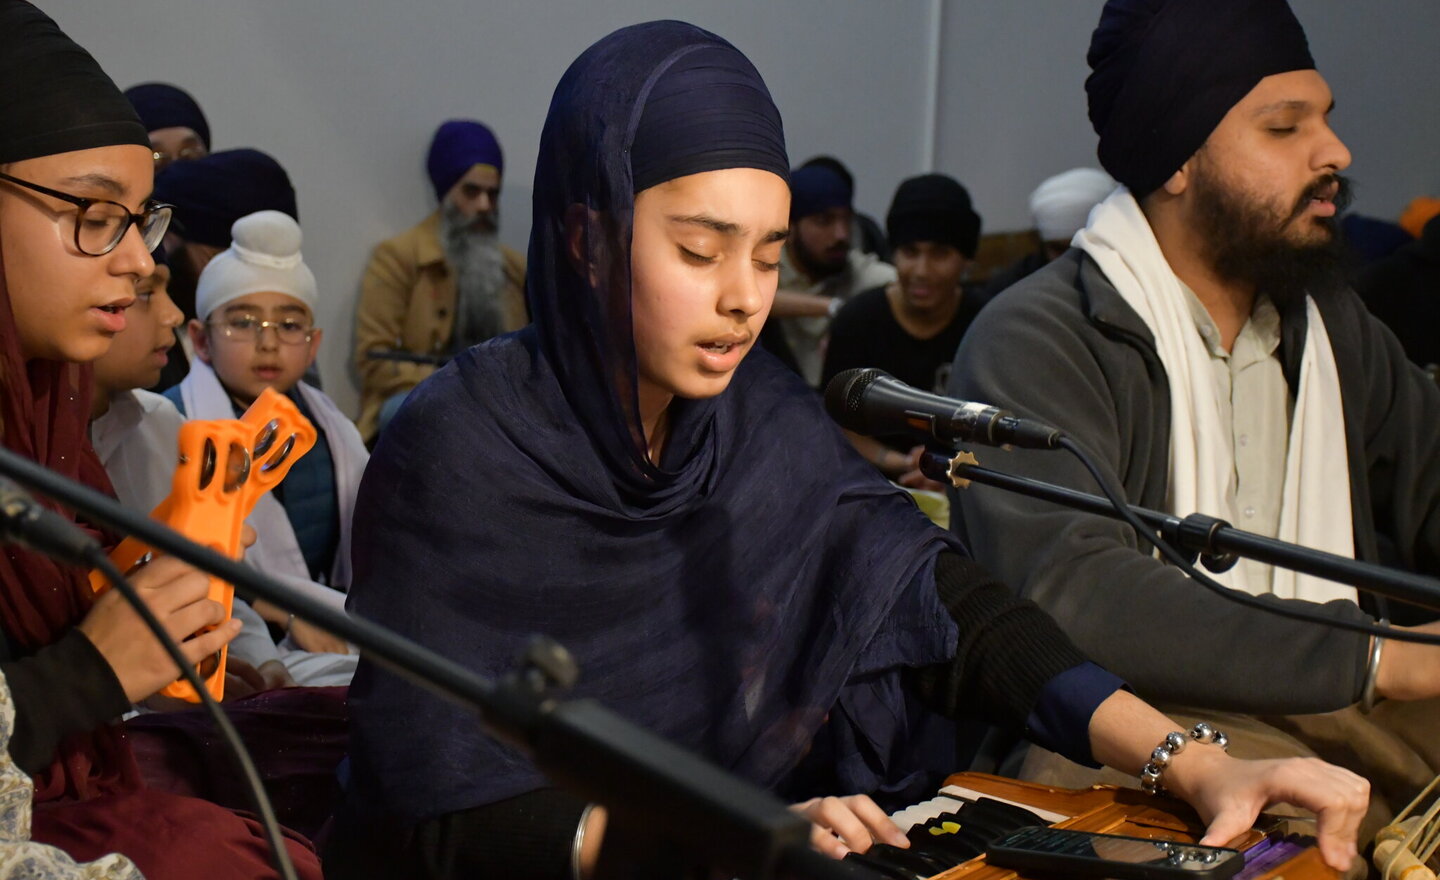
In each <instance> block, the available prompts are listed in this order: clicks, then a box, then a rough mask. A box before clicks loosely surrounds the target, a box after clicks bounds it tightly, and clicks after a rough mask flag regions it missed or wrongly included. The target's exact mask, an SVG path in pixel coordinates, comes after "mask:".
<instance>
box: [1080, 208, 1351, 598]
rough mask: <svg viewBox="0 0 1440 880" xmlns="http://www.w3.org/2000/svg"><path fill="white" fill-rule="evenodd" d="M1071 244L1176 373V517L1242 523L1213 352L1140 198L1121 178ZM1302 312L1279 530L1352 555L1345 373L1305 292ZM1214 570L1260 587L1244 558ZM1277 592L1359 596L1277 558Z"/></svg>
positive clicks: (1243, 585) (1172, 377)
mask: <svg viewBox="0 0 1440 880" xmlns="http://www.w3.org/2000/svg"><path fill="white" fill-rule="evenodd" d="M1073 243H1074V245H1075V246H1076V247H1078V248H1081V249H1082V250H1084V251H1085V252H1086V253H1087V254H1089V255H1090V257H1091V258H1092V259H1094V260H1095V262H1096V263H1097V264H1098V265H1099V266H1100V269H1101V270H1102V271H1103V272H1104V273H1105V276H1106V278H1108V279H1109V280H1110V283H1111V284H1113V285H1115V289H1116V290H1117V291H1119V293H1120V296H1122V297H1123V298H1124V299H1125V302H1126V303H1128V304H1129V305H1130V307H1131V308H1132V309H1134V310H1135V312H1136V313H1137V314H1138V315H1139V316H1140V318H1141V320H1143V321H1144V322H1145V326H1146V327H1148V328H1149V329H1150V332H1151V333H1152V334H1153V335H1154V336H1155V347H1156V349H1157V350H1158V352H1159V354H1160V362H1161V363H1162V364H1163V365H1164V367H1165V373H1166V376H1167V377H1168V378H1169V382H1170V491H1169V493H1168V496H1167V498H1166V506H1167V508H1168V510H1169V511H1170V512H1171V513H1175V514H1177V515H1180V516H1184V515H1186V514H1189V513H1193V512H1196V511H1198V512H1200V513H1207V514H1210V515H1211V516H1218V517H1220V518H1221V519H1224V520H1228V521H1229V522H1231V523H1233V524H1235V525H1237V526H1239V527H1241V528H1244V523H1243V522H1242V521H1240V520H1238V519H1237V518H1236V516H1235V510H1234V498H1235V455H1234V449H1233V448H1232V447H1231V445H1230V439H1229V438H1228V437H1227V436H1226V435H1225V432H1224V431H1223V430H1222V421H1221V415H1220V401H1219V399H1218V398H1217V395H1216V388H1215V379H1214V373H1213V368H1212V366H1211V363H1210V354H1209V352H1208V351H1207V350H1206V348H1205V344H1204V342H1203V341H1202V340H1201V338H1200V334H1199V333H1198V332H1196V329H1195V321H1194V318H1193V317H1192V315H1191V313H1190V309H1189V307H1188V306H1187V305H1186V302H1185V291H1184V289H1183V288H1182V287H1181V286H1180V280H1179V279H1178V278H1176V277H1175V273H1174V272H1173V271H1171V269H1170V265H1169V263H1167V262H1166V261H1165V256H1164V254H1162V253H1161V251H1160V245H1159V243H1158V242H1157V241H1156V240H1155V233H1154V232H1153V231H1152V230H1151V229H1150V223H1149V221H1147V220H1146V218H1145V215H1144V213H1143V212H1141V210H1140V205H1139V203H1138V202H1136V201H1135V198H1134V196H1132V195H1131V194H1130V191H1129V190H1127V189H1126V188H1125V187H1120V188H1119V189H1117V190H1116V191H1115V192H1114V193H1113V194H1112V195H1111V196H1110V197H1109V198H1107V199H1106V200H1105V201H1103V202H1101V203H1100V204H1099V205H1097V206H1096V207H1095V210H1094V211H1093V212H1091V214H1090V223H1089V225H1088V226H1086V227H1085V228H1084V229H1082V230H1080V231H1079V232H1078V233H1076V234H1075V239H1074V242H1073ZM1306 313H1307V315H1308V316H1309V320H1308V328H1309V329H1308V333H1307V335H1306V337H1305V352H1304V356H1303V359H1302V360H1301V363H1300V390H1299V392H1298V393H1297V394H1296V397H1295V412H1294V415H1293V416H1292V418H1291V422H1290V445H1289V448H1288V450H1287V453H1286V458H1285V483H1284V487H1283V489H1282V492H1281V508H1280V525H1279V533H1278V534H1277V535H1276V537H1278V538H1279V539H1280V540H1282V541H1291V542H1294V543H1299V544H1303V545H1305V546H1307V547H1314V548H1316V549H1319V550H1326V551H1329V552H1331V553H1338V554H1341V555H1343V556H1354V555H1355V544H1354V533H1353V523H1352V521H1351V513H1350V470H1349V459H1348V457H1347V454H1346V448H1345V415H1344V410H1343V409H1342V407H1341V401H1340V374H1339V373H1338V371H1337V370H1336V368H1335V354H1334V352H1332V351H1331V349H1330V337H1329V335H1328V334H1326V332H1325V322H1324V321H1323V320H1321V317H1320V310H1319V309H1318V308H1317V307H1316V306H1315V301H1314V300H1313V299H1310V298H1309V297H1306ZM1214 577H1215V579H1216V580H1218V581H1220V582H1221V583H1223V584H1225V585H1226V586H1228V587H1232V588H1235V589H1238V590H1244V591H1246V592H1248V593H1258V592H1261V589H1260V585H1258V584H1257V585H1254V586H1252V585H1250V584H1249V583H1248V582H1247V578H1246V576H1245V569H1244V566H1240V565H1237V566H1235V567H1234V568H1232V569H1230V570H1229V571H1228V572H1225V573H1223V574H1217V575H1214ZM1271 591H1272V592H1273V593H1274V594H1275V595H1277V596H1280V597H1282V598H1287V599H1289V598H1294V599H1308V600H1310V601H1313V602H1328V601H1330V600H1332V599H1350V600H1352V601H1353V600H1354V599H1355V598H1356V595H1355V590H1354V589H1353V588H1351V587H1348V586H1343V585H1341V584H1336V583H1333V582H1331V581H1326V580H1321V579H1320V578H1316V577H1312V576H1310V575H1304V574H1296V573H1295V572H1292V571H1290V570H1288V569H1283V568H1279V567H1276V568H1275V570H1274V575H1273V583H1272V589H1271Z"/></svg>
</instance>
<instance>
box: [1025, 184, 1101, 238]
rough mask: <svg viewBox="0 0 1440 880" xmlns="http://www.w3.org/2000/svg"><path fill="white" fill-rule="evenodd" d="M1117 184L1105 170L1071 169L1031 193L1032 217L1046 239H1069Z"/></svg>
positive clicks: (1042, 236)
mask: <svg viewBox="0 0 1440 880" xmlns="http://www.w3.org/2000/svg"><path fill="white" fill-rule="evenodd" d="M1115 186H1116V183H1115V181H1114V180H1113V179H1112V178H1111V177H1110V175H1108V174H1106V173H1105V172H1104V171H1097V170H1096V169H1094V168H1072V169H1070V170H1069V171H1065V172H1063V173H1060V174H1057V175H1055V176H1054V177H1052V178H1050V179H1049V180H1046V181H1045V182H1044V183H1042V184H1040V186H1038V187H1036V189H1035V192H1033V193H1031V194H1030V216H1032V217H1034V218H1035V228H1036V229H1037V230H1039V232H1040V238H1041V239H1042V240H1043V241H1065V242H1068V241H1069V240H1070V239H1071V237H1073V236H1074V235H1075V233H1077V232H1079V231H1080V230H1081V229H1084V228H1085V223H1086V221H1087V220H1088V219H1089V217H1090V209H1091V208H1093V207H1095V206H1096V205H1098V204H1100V202H1102V201H1104V200H1105V197H1106V196H1108V195H1110V193H1111V192H1113V191H1114V190H1115Z"/></svg>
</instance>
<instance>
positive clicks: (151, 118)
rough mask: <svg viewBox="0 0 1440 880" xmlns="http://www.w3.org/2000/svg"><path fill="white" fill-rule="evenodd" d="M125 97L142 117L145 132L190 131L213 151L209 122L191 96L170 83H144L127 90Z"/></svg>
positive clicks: (206, 147)
mask: <svg viewBox="0 0 1440 880" xmlns="http://www.w3.org/2000/svg"><path fill="white" fill-rule="evenodd" d="M125 97H127V98H129V99H130V103H131V104H133V105H134V106H135V112H136V113H139V114H140V121H141V122H143V123H145V130H146V131H159V130H160V129H162V128H188V129H190V130H191V131H193V132H195V133H196V134H197V135H199V136H200V141H201V143H203V144H205V149H207V150H208V149H210V122H209V121H208V120H207V119H206V118H205V112H204V111H203V110H201V109H200V105H199V104H197V103H196V102H195V99H194V98H192V97H190V93H189V92H187V91H185V90H184V89H182V88H180V87H179V86H172V85H170V84H169V83H161V82H152V83H141V84H140V85H138V86H131V87H130V88H128V89H126V90H125Z"/></svg>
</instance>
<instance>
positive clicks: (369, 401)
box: [355, 120, 529, 445]
mask: <svg viewBox="0 0 1440 880" xmlns="http://www.w3.org/2000/svg"><path fill="white" fill-rule="evenodd" d="M504 167H505V166H504V157H503V155H502V154H501V151H500V144H499V143H498V142H497V141H496V140H495V136H494V135H493V134H492V133H491V132H490V129H489V128H487V127H485V126H484V125H482V124H480V123H479V122H473V121H469V120H450V121H449V122H446V123H444V124H443V125H441V126H440V128H439V129H438V130H437V131H436V132H435V137H434V139H433V140H432V141H431V143H430V154H429V157H428V159H427V161H426V170H427V171H428V172H429V175H430V182H431V183H432V184H433V185H434V187H435V197H436V198H437V199H439V201H440V206H439V207H438V208H437V209H436V210H435V212H434V213H432V214H431V215H430V216H429V217H426V218H425V219H424V220H422V221H421V222H420V223H419V224H417V225H416V226H414V227H412V228H411V229H410V230H408V231H407V232H404V233H402V234H401V235H398V236H396V237H395V238H392V239H390V240H388V241H384V242H381V243H380V244H379V245H378V246H376V248H375V250H374V252H373V253H372V254H371V256H370V265H369V266H368V267H366V269H365V278H364V280H363V281H362V282H361V290H360V305H359V308H358V309H357V310H356V316H355V358H356V366H357V368H358V370H359V374H360V419H359V427H360V434H361V436H362V437H364V438H365V442H366V443H368V444H371V445H373V444H374V442H375V437H376V435H377V434H378V433H379V431H380V428H381V427H383V426H384V423H385V422H386V421H388V416H390V415H391V414H393V413H394V411H395V410H396V409H398V408H399V405H400V402H401V401H402V400H404V397H405V395H406V394H407V393H408V392H409V391H410V389H411V388H414V387H415V386H416V385H418V384H420V382H421V380H423V379H425V378H426V377H427V376H429V375H430V374H431V373H432V372H434V371H435V369H436V368H437V366H438V365H439V364H441V363H443V362H444V361H445V360H446V359H447V358H449V357H450V356H451V355H453V354H454V353H455V352H457V351H461V350H464V349H465V348H468V347H469V346H471V345H474V344H476V343H479V342H483V341H485V340H486V339H489V338H490V337H492V336H497V335H499V334H501V333H508V332H510V331H512V330H518V329H519V328H521V327H523V326H524V325H525V324H526V323H527V322H528V321H529V317H528V315H527V314H526V310H525V259H524V257H522V256H521V255H520V254H518V253H516V252H515V251H514V250H512V249H511V248H508V247H506V246H505V245H503V244H501V243H500V242H499V240H498V238H497V237H496V233H497V229H498V221H499V198H500V183H501V179H502V175H503V174H504ZM376 352H386V353H389V356H387V357H383V358H382V357H376V356H375V354H374V353H376ZM397 358H398V359H397Z"/></svg>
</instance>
